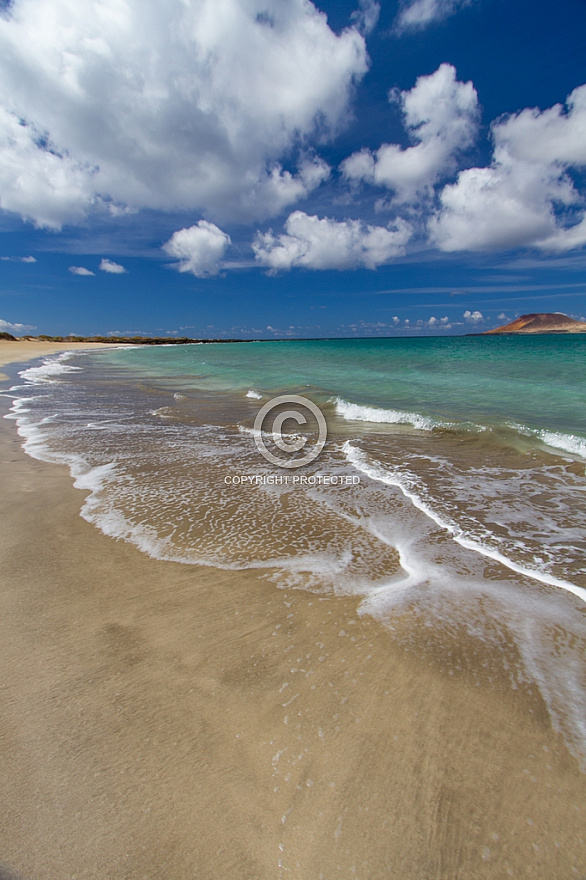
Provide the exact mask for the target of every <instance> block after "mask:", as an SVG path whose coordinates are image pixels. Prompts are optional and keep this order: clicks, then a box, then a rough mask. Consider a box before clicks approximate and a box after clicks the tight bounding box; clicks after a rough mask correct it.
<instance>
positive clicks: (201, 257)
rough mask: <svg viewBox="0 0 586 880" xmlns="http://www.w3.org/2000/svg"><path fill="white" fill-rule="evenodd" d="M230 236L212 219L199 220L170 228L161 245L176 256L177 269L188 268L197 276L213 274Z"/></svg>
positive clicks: (203, 276) (166, 251)
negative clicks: (175, 230) (178, 227)
mask: <svg viewBox="0 0 586 880" xmlns="http://www.w3.org/2000/svg"><path fill="white" fill-rule="evenodd" d="M229 244H230V236H229V235H227V234H226V233H225V232H222V230H221V229H219V228H218V227H217V226H215V225H214V224H213V223H208V222H207V221H206V220H200V221H199V223H197V224H196V225H195V226H190V227H189V228H188V229H179V230H178V231H177V232H174V233H173V235H172V236H171V238H170V239H169V241H168V242H166V243H165V244H164V245H163V250H164V251H165V253H167V254H169V256H170V257H174V258H175V259H177V260H179V265H178V269H179V271H180V272H191V273H192V274H193V275H196V276H197V277H198V278H206V277H209V276H210V275H217V274H218V272H219V271H220V265H221V261H222V259H223V257H224V252H225V250H226V248H227V247H228V245H229Z"/></svg>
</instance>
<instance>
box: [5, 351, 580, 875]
mask: <svg viewBox="0 0 586 880" xmlns="http://www.w3.org/2000/svg"><path fill="white" fill-rule="evenodd" d="M73 347H74V346H73V345H69V346H67V345H59V344H51V343H47V344H45V343H43V344H38V343H25V342H17V343H10V342H7V343H0V359H1V360H0V363H2V364H7V363H9V362H11V361H12V362H14V361H17V360H28V359H30V358H32V357H38V356H40V355H42V354H45V353H47V352H49V351H57V350H64V349H70V348H73ZM83 347H86V348H87V347H88V346H87V345H83ZM8 406H9V400H8V398H0V412H1V415H4V414H5V413H6V412H7V410H8ZM20 442H21V441H20V439H19V437H18V436H17V434H16V430H15V426H14V422H11V421H7V420H2V421H0V470H1V477H0V480H1V485H2V492H1V494H0V517H1V520H0V521H1V524H2V525H1V530H0V569H1V571H2V578H1V583H2V586H1V588H0V602H1V606H0V607H1V612H0V668H1V669H2V687H1V688H0V802H1V803H2V810H1V814H0V877H2V878H19V880H66V878H68V880H69V878H71V880H73V878H77V880H81V878H86V880H104V878H112V880H123V878H124V880H139V878H147V880H155V878H162V877H166V878H173V880H188V878H189V880H192V878H194V877H201V878H205V880H212V878H213V880H217V878H226V880H228V878H229V880H269V878H270V880H274V878H279V877H286V876H288V877H294V878H296V880H317V878H324V880H330V878H354V877H358V878H362V880H365V878H369V880H378V878H381V880H383V878H384V880H387V878H397V880H432V878H433V880H474V878H482V880H489V878H490V880H502V878H506V877H514V878H516V880H520V878H527V880H529V878H531V880H567V878H572V877H578V878H584V877H586V835H585V832H584V810H585V806H586V775H585V774H584V773H582V772H581V770H580V767H579V764H578V761H577V760H576V758H575V757H574V756H573V755H572V754H570V753H569V751H568V750H567V748H566V747H565V745H564V743H563V741H562V740H561V738H560V737H559V736H558V735H557V734H556V733H555V732H554V731H553V730H552V727H551V723H550V718H549V715H548V713H547V710H546V707H545V705H544V704H543V701H542V700H541V697H540V696H539V693H538V692H537V690H536V689H535V688H534V687H532V686H531V685H530V684H527V686H526V687H525V688H524V689H523V688H519V689H518V690H516V691H513V690H512V689H511V685H510V681H509V680H508V678H505V677H504V676H502V677H501V676H499V675H498V674H496V673H495V672H494V670H493V667H492V665H491V657H490V656H489V655H488V654H487V650H488V649H486V648H484V649H483V647H482V644H481V643H472V642H471V640H470V638H469V637H468V636H465V635H464V634H461V635H457V637H454V634H453V633H452V635H451V637H450V638H451V639H452V641H448V637H447V636H446V635H444V634H443V633H441V632H438V633H430V632H429V631H426V632H425V633H422V632H419V631H418V628H417V624H416V623H415V622H414V621H412V620H410V619H409V617H408V615H405V616H404V617H403V618H401V617H397V619H395V620H394V627H395V629H394V631H393V632H391V631H390V630H388V629H387V628H385V627H384V626H383V625H382V624H381V623H380V622H377V621H376V620H374V619H371V618H369V617H368V616H360V615H358V614H357V606H358V600H357V599H350V598H346V599H342V598H338V597H334V596H317V595H312V594H309V593H305V592H302V591H294V590H279V589H277V588H276V587H275V585H274V584H273V583H271V582H269V581H268V580H265V579H263V578H261V577H260V576H259V575H258V574H254V573H250V574H247V573H242V572H220V571H217V570H215V569H211V568H210V569H207V568H203V567H198V566H190V565H179V564H176V563H171V562H161V561H157V560H153V559H150V558H148V557H147V556H146V555H143V554H141V553H140V552H139V551H138V550H137V549H136V548H135V547H133V546H131V545H128V544H125V543H123V542H120V541H114V540H112V539H110V538H107V537H106V536H104V535H103V534H101V533H100V532H99V531H98V530H97V529H96V528H94V527H93V526H91V525H90V524H88V523H87V522H85V521H84V520H83V519H81V518H80V516H79V510H80V506H81V503H82V500H83V497H84V495H83V493H82V492H81V491H79V490H76V489H74V488H73V487H72V482H71V479H70V477H69V474H68V472H67V471H66V469H65V468H62V467H59V466H55V465H49V464H46V463H43V462H39V461H36V460H33V459H31V458H29V457H27V456H26V455H25V454H24V453H23V451H22V449H21V448H20ZM402 635H404V636H405V637H404V638H403V637H402ZM448 651H451V652H452V655H453V653H454V652H459V653H460V654H461V655H462V657H465V658H466V660H467V662H466V663H463V664H462V665H461V670H460V672H459V673H457V674H448V670H447V668H446V664H445V662H444V659H445V656H446V653H447V652H448ZM497 665H498V664H497ZM453 672H454V670H453V667H452V669H451V673H453Z"/></svg>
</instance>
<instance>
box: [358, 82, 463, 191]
mask: <svg viewBox="0 0 586 880" xmlns="http://www.w3.org/2000/svg"><path fill="white" fill-rule="evenodd" d="M390 99H391V100H396V101H398V102H399V103H400V105H401V108H402V111H403V116H404V120H405V128H406V130H407V132H408V133H409V136H410V138H411V140H413V141H416V142H417V143H415V144H414V146H412V147H407V148H406V149H403V148H401V147H400V146H399V145H398V144H383V145H382V146H381V147H379V149H378V150H375V151H374V152H371V151H370V150H361V151H360V152H358V153H354V154H353V155H351V156H349V157H348V158H347V159H345V160H344V162H342V165H341V169H342V173H343V175H344V176H345V177H346V178H348V179H349V180H353V181H365V182H368V183H373V184H375V185H377V186H384V187H387V188H389V189H391V190H393V191H394V194H395V196H394V201H395V202H397V203H401V202H411V201H414V200H416V199H418V198H419V197H421V196H422V195H425V194H428V193H429V192H430V191H431V189H432V187H433V186H434V184H436V183H437V182H438V181H439V180H440V178H441V177H442V176H444V175H445V174H446V173H449V172H452V171H455V170H456V168H457V160H458V158H459V157H460V155H461V153H462V152H463V151H464V150H466V149H468V148H469V147H470V146H471V145H472V144H473V142H474V139H475V137H476V132H477V126H478V96H477V94H476V90H475V88H474V86H473V85H472V83H471V82H467V83H463V82H459V81H458V80H457V79H456V70H455V68H454V67H452V65H451V64H442V65H440V67H439V68H438V69H437V70H436V71H435V73H432V74H430V75H429V76H420V77H419V78H418V79H417V82H416V83H415V85H414V87H413V88H412V89H411V90H410V91H407V92H399V93H395V92H391V94H390Z"/></svg>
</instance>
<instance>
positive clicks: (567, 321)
mask: <svg viewBox="0 0 586 880" xmlns="http://www.w3.org/2000/svg"><path fill="white" fill-rule="evenodd" d="M491 333H586V322H584V321H576V320H575V319H574V318H569V317H568V316H567V315H562V314H561V312H554V313H553V314H551V313H548V312H534V313H533V314H530V315H521V317H520V318H515V320H514V321H511V323H510V324H504V325H503V326H502V327H495V329H494V330H486V331H485V333H484V334H483V335H484V336H488V335H489V334H491Z"/></svg>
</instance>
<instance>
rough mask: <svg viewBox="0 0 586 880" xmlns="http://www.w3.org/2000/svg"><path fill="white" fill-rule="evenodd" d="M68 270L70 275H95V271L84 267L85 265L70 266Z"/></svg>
mask: <svg viewBox="0 0 586 880" xmlns="http://www.w3.org/2000/svg"><path fill="white" fill-rule="evenodd" d="M69 271H70V272H71V274H72V275H86V276H87V275H95V274H96V273H95V272H92V271H91V270H90V269H86V267H85V266H70V267H69Z"/></svg>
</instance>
